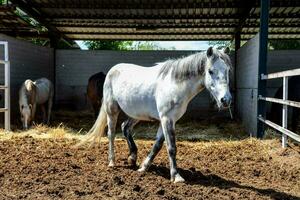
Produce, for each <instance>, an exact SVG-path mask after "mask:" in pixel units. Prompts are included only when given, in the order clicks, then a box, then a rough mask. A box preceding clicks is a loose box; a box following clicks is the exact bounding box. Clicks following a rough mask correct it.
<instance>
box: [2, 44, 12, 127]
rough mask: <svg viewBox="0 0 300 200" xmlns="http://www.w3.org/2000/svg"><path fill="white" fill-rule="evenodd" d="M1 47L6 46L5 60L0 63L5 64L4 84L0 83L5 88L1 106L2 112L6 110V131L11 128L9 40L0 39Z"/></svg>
mask: <svg viewBox="0 0 300 200" xmlns="http://www.w3.org/2000/svg"><path fill="white" fill-rule="evenodd" d="M0 47H1V48H2V47H4V60H0V64H1V65H4V85H0V89H1V90H4V108H0V112H4V113H5V116H4V127H5V130H6V131H9V130H10V62H9V57H8V42H6V41H0Z"/></svg>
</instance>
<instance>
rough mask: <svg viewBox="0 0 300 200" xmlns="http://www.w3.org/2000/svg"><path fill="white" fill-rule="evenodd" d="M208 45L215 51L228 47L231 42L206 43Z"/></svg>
mask: <svg viewBox="0 0 300 200" xmlns="http://www.w3.org/2000/svg"><path fill="white" fill-rule="evenodd" d="M208 45H210V46H213V47H216V48H217V49H223V48H225V47H230V46H231V42H230V41H223V40H220V41H208Z"/></svg>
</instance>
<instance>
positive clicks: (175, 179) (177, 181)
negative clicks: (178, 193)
mask: <svg viewBox="0 0 300 200" xmlns="http://www.w3.org/2000/svg"><path fill="white" fill-rule="evenodd" d="M171 181H174V183H183V182H184V181H185V180H184V178H182V177H181V176H180V175H179V174H176V175H175V178H173V179H171Z"/></svg>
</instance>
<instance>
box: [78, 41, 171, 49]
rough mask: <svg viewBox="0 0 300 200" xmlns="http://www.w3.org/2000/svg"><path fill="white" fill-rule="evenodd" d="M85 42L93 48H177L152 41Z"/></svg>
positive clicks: (89, 47)
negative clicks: (165, 46) (164, 46)
mask: <svg viewBox="0 0 300 200" xmlns="http://www.w3.org/2000/svg"><path fill="white" fill-rule="evenodd" d="M84 44H85V45H86V46H87V47H88V49H91V50H175V47H171V48H169V49H167V48H163V47H161V46H159V45H158V44H157V43H156V42H150V41H85V42H84Z"/></svg>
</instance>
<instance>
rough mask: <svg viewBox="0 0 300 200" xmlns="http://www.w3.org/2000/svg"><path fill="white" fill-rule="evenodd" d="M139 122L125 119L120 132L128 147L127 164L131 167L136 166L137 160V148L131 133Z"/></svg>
mask: <svg viewBox="0 0 300 200" xmlns="http://www.w3.org/2000/svg"><path fill="white" fill-rule="evenodd" d="M138 122H139V120H135V119H132V118H129V119H127V120H126V121H125V122H123V123H122V125H121V127H122V132H123V134H124V136H125V138H126V141H127V144H128V147H129V156H128V163H129V164H130V165H131V166H136V159H137V146H136V144H135V142H134V140H133V138H132V135H131V132H132V129H133V127H134V126H135V125H136V124H137V123H138Z"/></svg>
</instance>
